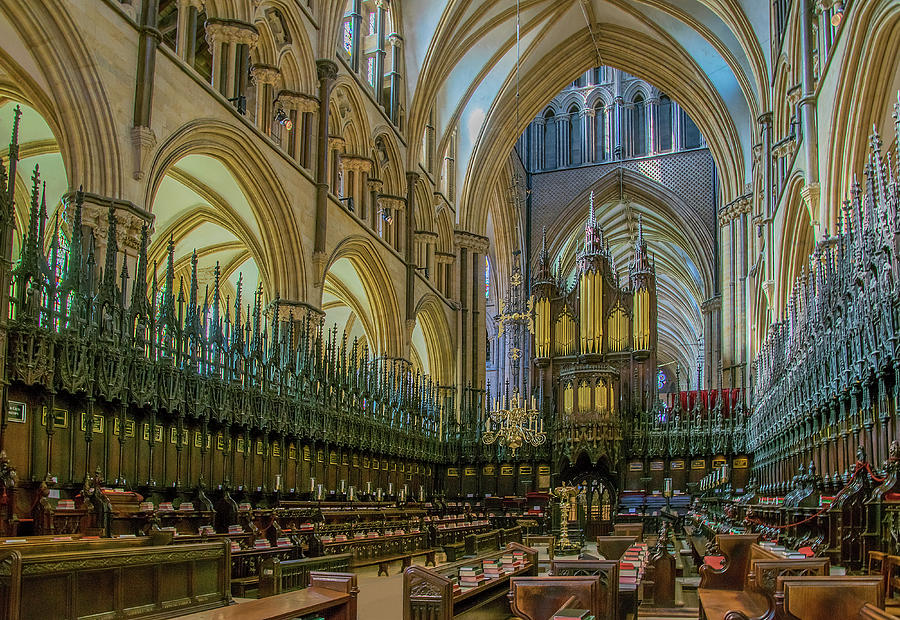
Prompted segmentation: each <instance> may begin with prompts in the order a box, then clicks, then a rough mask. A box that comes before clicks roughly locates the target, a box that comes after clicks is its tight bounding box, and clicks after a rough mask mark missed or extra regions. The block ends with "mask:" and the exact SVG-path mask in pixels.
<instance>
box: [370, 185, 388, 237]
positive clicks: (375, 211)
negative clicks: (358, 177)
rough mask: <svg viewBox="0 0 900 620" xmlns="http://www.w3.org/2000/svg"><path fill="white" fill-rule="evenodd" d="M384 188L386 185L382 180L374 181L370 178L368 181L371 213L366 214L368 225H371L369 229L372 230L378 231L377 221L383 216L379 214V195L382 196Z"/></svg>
mask: <svg viewBox="0 0 900 620" xmlns="http://www.w3.org/2000/svg"><path fill="white" fill-rule="evenodd" d="M383 187H384V183H383V182H382V181H381V179H374V178H372V177H369V178H368V179H367V180H366V188H367V189H368V191H369V205H371V208H370V209H369V213H367V214H366V216H367V217H366V223H367V224H368V225H369V228H371V229H372V230H376V231H377V230H378V227H377V225H376V224H377V221H378V220H377V219H376V218H380V217H381V215H380V213H379V206H378V200H379V195H380V194H381V189H382V188H383Z"/></svg>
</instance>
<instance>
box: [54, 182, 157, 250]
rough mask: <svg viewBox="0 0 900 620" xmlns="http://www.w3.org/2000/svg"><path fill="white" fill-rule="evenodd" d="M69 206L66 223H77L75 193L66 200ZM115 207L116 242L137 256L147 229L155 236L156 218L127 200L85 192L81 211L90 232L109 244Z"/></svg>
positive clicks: (82, 219) (101, 241)
mask: <svg viewBox="0 0 900 620" xmlns="http://www.w3.org/2000/svg"><path fill="white" fill-rule="evenodd" d="M62 203H63V205H65V213H66V220H67V221H69V222H72V221H74V219H75V212H74V209H75V192H68V193H66V194H65V195H64V196H63V197H62ZM110 207H112V209H113V214H114V215H115V217H116V233H117V234H116V242H117V243H118V244H119V246H120V247H121V248H123V249H124V250H125V252H126V253H128V254H132V255H133V254H136V253H137V251H138V250H139V249H140V247H141V228H142V227H143V226H145V225H146V226H147V227H148V230H147V234H148V235H149V234H151V233H152V232H153V220H154V216H153V214H152V213H150V212H149V211H145V210H144V209H141V208H140V207H138V206H137V205H135V204H134V203H132V202H129V201H127V200H119V199H116V198H106V197H104V196H99V195H97V194H92V193H90V192H84V206H83V207H82V210H81V221H82V223H83V225H84V226H86V227H88V228H90V229H91V230H92V231H93V233H94V238H95V239H96V240H97V241H98V242H99V243H102V244H104V245H105V244H106V235H107V232H108V230H109V219H108V218H109V208H110Z"/></svg>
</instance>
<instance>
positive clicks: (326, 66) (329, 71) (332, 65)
mask: <svg viewBox="0 0 900 620" xmlns="http://www.w3.org/2000/svg"><path fill="white" fill-rule="evenodd" d="M316 76H317V77H318V78H319V81H320V82H323V81H324V82H333V81H335V80H336V79H337V76H338V66H337V63H336V62H334V61H333V60H328V59H327V58H320V59H319V60H317V61H316Z"/></svg>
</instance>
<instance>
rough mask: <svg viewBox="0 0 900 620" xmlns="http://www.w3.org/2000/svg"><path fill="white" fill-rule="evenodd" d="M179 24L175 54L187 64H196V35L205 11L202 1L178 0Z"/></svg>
mask: <svg viewBox="0 0 900 620" xmlns="http://www.w3.org/2000/svg"><path fill="white" fill-rule="evenodd" d="M177 5H178V23H177V25H176V31H175V36H176V39H175V53H176V54H178V57H179V58H181V59H182V60H184V61H185V62H186V63H187V64H189V65H191V66H193V64H194V46H195V45H196V41H195V40H194V33H196V32H197V18H198V16H199V13H200V11H202V10H203V4H202V2H201V0H178V2H177Z"/></svg>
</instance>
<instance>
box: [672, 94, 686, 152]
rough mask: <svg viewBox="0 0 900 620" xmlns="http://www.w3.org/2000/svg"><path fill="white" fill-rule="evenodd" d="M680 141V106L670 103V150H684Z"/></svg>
mask: <svg viewBox="0 0 900 620" xmlns="http://www.w3.org/2000/svg"><path fill="white" fill-rule="evenodd" d="M683 144H684V143H683V142H682V140H681V106H680V105H678V104H677V103H675V102H674V101H672V150H673V151H680V150H681V149H683V148H684V146H683Z"/></svg>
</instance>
